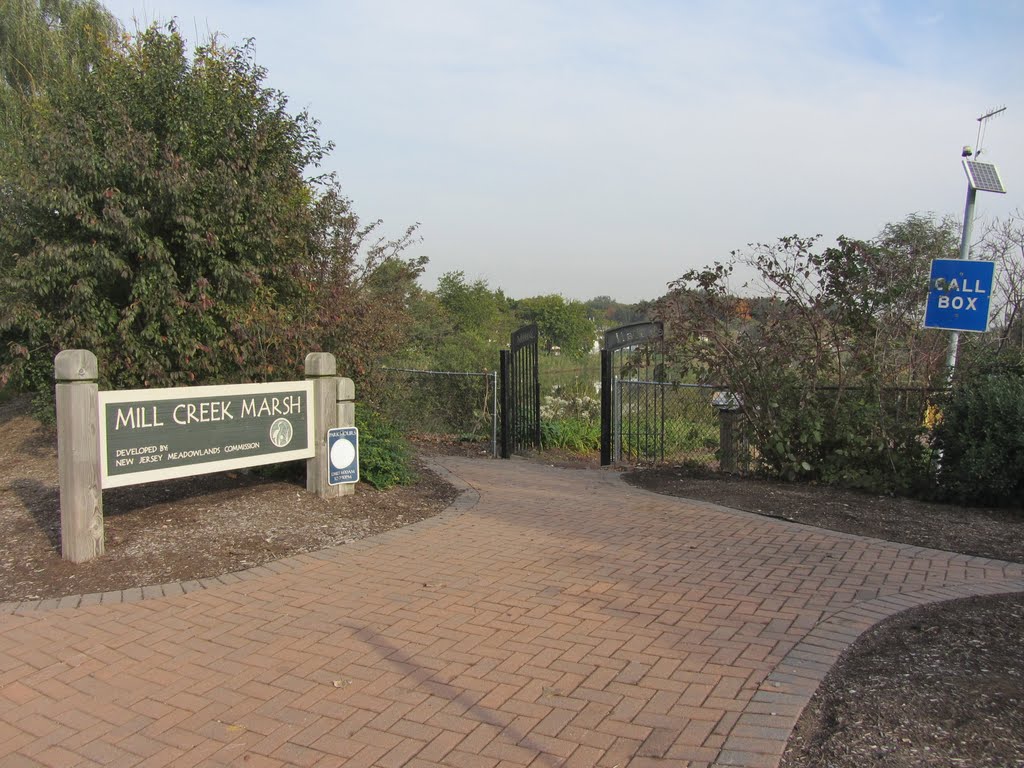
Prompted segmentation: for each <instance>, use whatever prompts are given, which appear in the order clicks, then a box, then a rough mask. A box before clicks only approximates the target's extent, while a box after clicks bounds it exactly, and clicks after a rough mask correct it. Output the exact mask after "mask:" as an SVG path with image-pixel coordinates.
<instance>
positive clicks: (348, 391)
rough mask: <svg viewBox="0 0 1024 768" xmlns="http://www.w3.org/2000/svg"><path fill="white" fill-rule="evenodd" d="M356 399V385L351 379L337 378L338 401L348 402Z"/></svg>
mask: <svg viewBox="0 0 1024 768" xmlns="http://www.w3.org/2000/svg"><path fill="white" fill-rule="evenodd" d="M355 399H356V385H355V384H354V383H353V381H352V379H347V378H340V379H338V402H339V403H348V402H351V401H353V400H355Z"/></svg>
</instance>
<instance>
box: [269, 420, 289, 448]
mask: <svg viewBox="0 0 1024 768" xmlns="http://www.w3.org/2000/svg"><path fill="white" fill-rule="evenodd" d="M293 434H294V430H293V429H292V423H291V422H290V421H288V419H275V421H274V423H273V424H271V425H270V442H272V443H273V444H274V446H275V447H277V448H284V447H285V446H286V445H288V443H290V442H291V441H292V435H293Z"/></svg>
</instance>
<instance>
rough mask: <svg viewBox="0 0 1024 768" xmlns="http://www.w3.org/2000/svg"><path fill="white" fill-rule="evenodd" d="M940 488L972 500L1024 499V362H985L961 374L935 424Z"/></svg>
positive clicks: (965, 500)
mask: <svg viewBox="0 0 1024 768" xmlns="http://www.w3.org/2000/svg"><path fill="white" fill-rule="evenodd" d="M934 445H935V447H936V448H937V449H938V450H939V451H941V454H940V455H941V462H940V467H939V472H938V483H939V489H940V493H942V494H943V495H944V496H945V497H946V498H948V499H949V500H951V501H956V502H959V503H962V504H973V505H999V506H1019V505H1022V504H1024V365H1022V363H1021V362H1020V361H1016V362H1011V363H1006V362H997V363H994V364H988V365H984V364H983V365H981V366H979V369H978V370H976V371H973V372H969V373H967V374H966V375H964V376H961V377H959V378H958V379H957V381H956V382H955V383H954V386H953V389H952V391H951V392H950V394H949V397H948V398H947V399H946V401H945V403H944V404H943V407H942V415H941V419H940V421H939V424H938V426H937V428H936V430H935V439H934Z"/></svg>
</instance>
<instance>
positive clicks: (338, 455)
mask: <svg viewBox="0 0 1024 768" xmlns="http://www.w3.org/2000/svg"><path fill="white" fill-rule="evenodd" d="M355 458H356V448H355V446H354V445H352V443H350V442H349V441H348V440H338V441H337V442H335V443H334V445H332V446H331V466H332V467H334V468H336V469H345V467H348V466H351V464H352V462H353V460H355Z"/></svg>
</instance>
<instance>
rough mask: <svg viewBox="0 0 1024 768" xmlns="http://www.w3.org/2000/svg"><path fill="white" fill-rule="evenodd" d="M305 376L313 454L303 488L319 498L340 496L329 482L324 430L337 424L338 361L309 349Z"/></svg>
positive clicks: (307, 465) (338, 487) (339, 490)
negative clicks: (310, 396)
mask: <svg viewBox="0 0 1024 768" xmlns="http://www.w3.org/2000/svg"><path fill="white" fill-rule="evenodd" d="M305 371H306V378H307V379H311V380H312V381H313V402H312V409H313V413H311V414H310V416H311V417H312V419H313V424H314V425H315V430H316V431H315V433H314V434H313V446H314V448H315V450H316V453H315V454H314V455H313V457H312V458H310V459H306V490H307V491H310V492H311V493H315V494H316V495H317V496H319V497H320V498H321V499H336V498H338V497H339V496H341V495H342V491H341V488H342V486H340V485H331V484H330V483H329V482H328V480H329V478H330V467H329V466H328V456H327V430H329V429H333V428H335V427H337V426H339V425H338V411H339V410H340V407H339V404H338V403H339V400H340V398H339V396H338V395H339V394H340V392H339V388H338V384H339V380H338V377H337V373H338V363H337V361H336V360H335V359H334V355H332V354H330V353H328V352H310V353H309V354H308V355H306V365H305Z"/></svg>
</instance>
